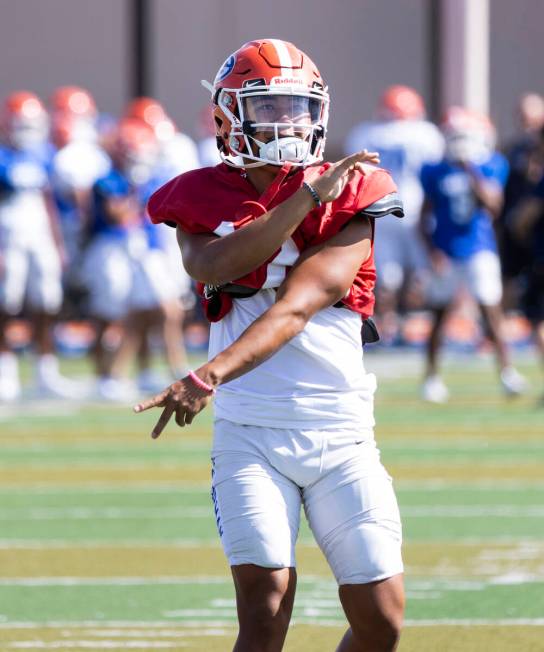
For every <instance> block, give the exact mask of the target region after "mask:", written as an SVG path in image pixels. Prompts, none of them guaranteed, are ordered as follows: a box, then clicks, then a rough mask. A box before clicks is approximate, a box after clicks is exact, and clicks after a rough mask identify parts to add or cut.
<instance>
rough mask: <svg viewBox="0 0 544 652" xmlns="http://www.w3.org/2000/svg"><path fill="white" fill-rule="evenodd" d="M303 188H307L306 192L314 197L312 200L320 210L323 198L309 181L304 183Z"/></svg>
mask: <svg viewBox="0 0 544 652" xmlns="http://www.w3.org/2000/svg"><path fill="white" fill-rule="evenodd" d="M302 187H303V188H306V190H307V191H308V192H309V193H310V195H312V199H313V200H314V202H315V205H316V206H317V208H320V207H321V205H322V204H323V202H322V201H321V197H320V196H319V194H318V192H317V190H316V189H315V188H314V187H313V186H312V185H310V184H309V183H308V182H307V181H304V182H303V183H302Z"/></svg>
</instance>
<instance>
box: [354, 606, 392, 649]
mask: <svg viewBox="0 0 544 652" xmlns="http://www.w3.org/2000/svg"><path fill="white" fill-rule="evenodd" d="M401 629H402V613H401V614H395V615H394V614H392V613H387V614H383V613H382V614H380V615H379V617H376V614H374V617H373V618H372V619H369V618H361V620H356V621H355V622H354V623H352V625H351V630H352V633H353V639H354V643H356V644H358V645H359V647H358V648H356V649H360V650H361V652H363V650H364V651H365V652H366V651H367V650H373V651H375V652H393V650H396V649H397V645H398V643H399V640H400V634H401Z"/></svg>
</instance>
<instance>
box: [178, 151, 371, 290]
mask: <svg viewBox="0 0 544 652" xmlns="http://www.w3.org/2000/svg"><path fill="white" fill-rule="evenodd" d="M378 162H379V156H378V154H377V153H376V152H367V151H366V150H363V151H362V152H357V153H356V154H352V155H351V156H348V157H346V158H344V159H342V160H340V161H338V162H337V163H334V164H333V165H332V166H331V167H330V168H329V169H328V170H326V171H325V172H324V173H323V174H322V175H319V176H318V175H316V176H315V177H314V178H313V179H311V184H312V186H313V187H314V189H315V190H316V192H317V193H318V195H319V198H320V199H321V201H322V202H323V203H326V202H330V201H333V200H334V199H337V198H338V197H339V196H340V195H341V194H342V192H343V190H344V188H345V187H346V184H347V183H348V182H349V180H350V179H351V177H352V175H353V174H354V173H355V171H363V167H362V165H363V163H378ZM312 208H315V203H314V200H313V199H312V196H311V194H310V193H309V192H308V190H307V189H306V188H300V189H299V190H297V192H295V193H294V194H293V195H291V197H289V198H288V199H286V200H285V201H284V202H282V203H281V204H279V205H278V206H275V207H274V208H272V209H271V210H269V211H268V212H266V213H264V214H263V215H261V216H260V217H258V218H257V219H256V220H253V221H252V222H250V223H249V224H247V225H246V226H244V227H243V228H241V229H237V230H236V231H234V232H232V233H229V234H228V235H226V236H224V237H222V238H219V237H217V236H215V235H208V234H190V233H186V232H184V231H183V230H182V229H181V228H180V227H178V228H177V229H176V232H177V237H178V243H179V245H180V249H181V255H182V258H183V266H184V267H185V269H186V270H187V273H188V274H189V276H191V277H192V278H194V279H195V280H197V281H201V282H202V283H209V284H211V285H222V284H223V283H228V282H230V281H233V280H235V279H237V278H241V277H242V276H245V275H246V274H249V273H250V272H252V271H254V270H255V269H257V267H259V266H260V265H262V264H263V263H265V262H266V261H267V260H268V259H269V258H270V257H271V256H272V255H273V254H274V252H275V251H277V250H278V249H279V248H280V247H281V246H282V244H283V243H284V242H285V241H286V240H288V239H289V237H290V236H291V235H292V234H293V232H294V231H295V229H296V228H297V226H299V224H300V223H301V222H302V220H303V219H304V218H305V217H306V215H307V214H308V213H309V212H310V211H311V210H312Z"/></svg>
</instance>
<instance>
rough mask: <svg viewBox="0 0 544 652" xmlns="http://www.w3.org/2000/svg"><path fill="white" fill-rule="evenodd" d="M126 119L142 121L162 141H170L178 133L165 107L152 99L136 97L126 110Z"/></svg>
mask: <svg viewBox="0 0 544 652" xmlns="http://www.w3.org/2000/svg"><path fill="white" fill-rule="evenodd" d="M124 117H125V118H132V119H134V120H140V121H141V122H144V123H145V124H146V125H148V126H149V127H151V129H153V131H154V132H155V135H156V137H157V138H158V139H159V140H160V141H165V140H169V139H170V138H172V136H173V135H174V134H175V133H176V126H175V124H174V123H173V122H172V120H171V118H170V117H169V116H168V114H167V113H166V111H165V110H164V107H163V105H162V104H161V103H160V102H158V101H157V100H155V99H153V98H152V97H136V98H135V99H133V100H132V101H131V102H130V103H129V105H128V106H127V108H126V110H125V116H124Z"/></svg>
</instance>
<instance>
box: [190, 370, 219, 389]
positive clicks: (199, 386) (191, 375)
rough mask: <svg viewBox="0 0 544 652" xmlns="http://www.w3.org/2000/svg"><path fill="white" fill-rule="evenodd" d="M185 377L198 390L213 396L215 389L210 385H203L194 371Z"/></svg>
mask: <svg viewBox="0 0 544 652" xmlns="http://www.w3.org/2000/svg"><path fill="white" fill-rule="evenodd" d="M187 375H188V376H189V378H190V379H191V380H192V381H193V383H194V384H195V385H196V386H197V387H198V388H199V389H203V390H204V391H206V392H208V394H215V389H214V388H213V387H212V386H211V385H208V383H205V382H204V381H203V380H202V378H199V377H198V376H197V375H196V374H195V372H194V371H189V373H188V374H187Z"/></svg>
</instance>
